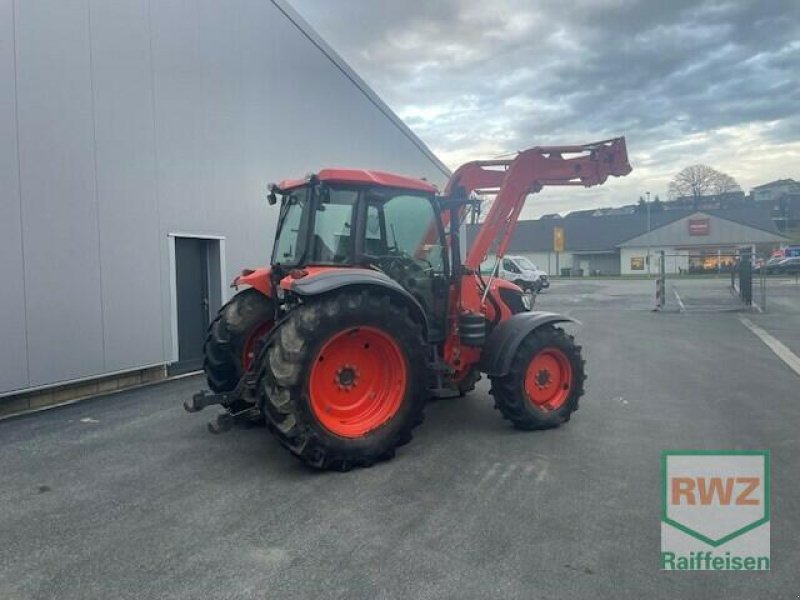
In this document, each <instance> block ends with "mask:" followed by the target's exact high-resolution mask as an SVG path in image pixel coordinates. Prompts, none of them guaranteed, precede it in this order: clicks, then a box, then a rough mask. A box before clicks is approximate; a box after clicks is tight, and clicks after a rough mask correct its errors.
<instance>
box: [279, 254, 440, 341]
mask: <svg viewBox="0 0 800 600" xmlns="http://www.w3.org/2000/svg"><path fill="white" fill-rule="evenodd" d="M304 271H305V272H307V275H305V276H303V277H300V278H294V277H292V276H289V277H286V278H284V279H282V280H281V287H282V288H284V289H288V290H291V291H292V292H294V293H295V294H298V295H300V296H318V295H319V294H325V293H327V292H331V291H333V290H338V289H341V288H344V287H351V286H363V287H367V286H369V287H371V286H377V287H380V288H382V289H384V290H386V291H387V292H390V293H391V294H393V295H395V296H396V297H398V298H400V299H402V300H403V301H405V302H407V303H408V306H409V309H410V310H411V312H412V313H413V315H414V316H415V317H416V318H417V320H418V321H419V322H420V323H421V324H422V329H423V333H424V335H425V337H426V339H427V336H428V317H427V315H426V314H425V311H424V310H423V308H422V305H421V304H420V303H419V301H418V300H417V299H416V298H414V296H412V295H411V294H410V293H409V292H408V290H406V289H405V288H404V287H403V286H401V285H400V284H399V283H397V282H396V281H395V280H394V279H392V278H391V277H389V276H388V275H386V274H385V273H381V272H380V271H374V270H372V269H360V268H349V267H348V268H337V267H322V268H314V267H309V268H307V269H304Z"/></svg>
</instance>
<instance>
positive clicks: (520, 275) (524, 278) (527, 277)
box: [485, 256, 550, 293]
mask: <svg viewBox="0 0 800 600" xmlns="http://www.w3.org/2000/svg"><path fill="white" fill-rule="evenodd" d="M493 265H494V259H492V260H491V261H487V263H486V264H485V270H486V271H489V272H490V271H491V269H492V266H493ZM496 276H497V277H499V278H500V279H505V280H506V281H511V282H513V283H516V284H517V285H518V286H519V287H521V288H522V289H523V290H527V291H532V292H536V293H539V292H540V291H542V290H543V289H547V288H549V287H550V278H549V277H548V276H547V273H545V272H544V271H542V270H541V269H540V268H539V267H537V266H536V265H535V264H533V263H532V262H531V261H530V260H528V259H527V258H526V257H524V256H504V257H503V260H501V261H500V264H499V265H498V268H497V274H496Z"/></svg>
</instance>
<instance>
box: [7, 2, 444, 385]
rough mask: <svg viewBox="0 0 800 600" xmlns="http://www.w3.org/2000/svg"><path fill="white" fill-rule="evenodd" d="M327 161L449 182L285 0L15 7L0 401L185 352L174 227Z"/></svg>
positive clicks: (243, 223)
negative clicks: (177, 314) (177, 335)
mask: <svg viewBox="0 0 800 600" xmlns="http://www.w3.org/2000/svg"><path fill="white" fill-rule="evenodd" d="M324 166H358V167H364V168H377V169H385V170H392V171H396V172H399V173H404V174H408V175H414V176H424V177H427V178H428V179H429V180H431V181H433V182H435V183H438V184H440V185H441V184H443V183H444V182H445V179H446V174H447V173H446V169H445V168H444V167H443V166H442V165H441V163H439V162H438V161H437V160H436V159H435V157H433V156H432V155H431V154H430V152H429V151H428V150H427V149H426V148H425V147H424V145H422V144H421V142H419V140H417V139H416V138H414V137H413V135H411V134H410V132H409V131H408V130H407V129H406V128H405V127H404V126H403V125H402V124H401V123H399V122H397V121H396V117H394V116H393V115H392V114H390V113H389V111H388V109H386V107H385V106H384V105H383V104H382V103H381V102H380V100H379V99H377V98H376V97H375V96H374V94H373V93H372V92H371V91H370V90H368V89H366V88H365V87H364V86H363V82H361V81H360V79H358V77H357V76H356V75H355V74H354V73H352V71H350V70H349V69H348V68H347V66H346V65H344V64H343V63H342V62H341V60H340V59H339V58H338V57H337V56H336V55H335V54H334V53H332V52H331V51H330V49H329V48H327V46H326V45H325V44H324V42H322V41H321V40H320V39H319V38H318V37H317V36H316V34H314V32H313V31H311V30H310V29H309V28H308V26H307V25H306V24H305V23H303V22H302V20H301V19H300V18H299V17H298V16H297V15H296V13H294V12H293V11H292V10H291V8H289V7H288V6H287V5H286V4H285V3H284V2H283V1H282V0H280V1H279V0H275V1H273V2H270V1H268V0H228V1H226V2H219V1H218V0H191V1H189V0H158V1H154V0H151V1H148V0H16V1H14V0H0V194H2V203H0V280H2V281H3V285H2V286H0V310H1V311H2V312H0V314H2V343H1V344H0V393H4V392H9V391H14V390H21V389H25V388H30V387H36V386H41V385H48V384H52V383H57V382H60V381H68V380H73V379H78V378H82V377H87V376H93V375H99V374H103V373H109V372H113V371H118V370H125V369H130V368H136V367H140V366H146V365H152V364H158V363H163V362H167V361H168V360H170V358H171V351H172V339H171V333H170V332H171V325H172V318H173V307H172V305H171V299H170V281H171V273H170V265H169V258H168V257H169V237H168V235H169V234H170V233H188V234H194V235H209V236H219V237H223V238H225V250H226V264H225V269H226V273H225V274H224V277H226V278H228V279H230V278H231V277H232V275H233V274H234V273H235V272H236V271H237V270H238V269H239V268H241V267H242V266H252V265H259V264H263V263H265V262H266V261H267V257H268V251H269V247H270V240H271V239H272V235H273V233H274V226H275V216H276V215H275V213H276V211H275V210H273V209H271V208H269V207H267V206H266V204H265V202H264V190H265V186H266V184H267V183H268V182H270V181H275V180H278V179H281V178H283V177H297V176H302V175H304V174H305V173H307V172H310V171H314V170H318V169H319V168H321V167H324Z"/></svg>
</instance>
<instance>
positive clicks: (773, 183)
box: [753, 179, 798, 190]
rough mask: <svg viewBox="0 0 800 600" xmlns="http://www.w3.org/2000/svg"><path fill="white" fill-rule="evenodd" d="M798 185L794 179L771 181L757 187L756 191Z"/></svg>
mask: <svg viewBox="0 0 800 600" xmlns="http://www.w3.org/2000/svg"><path fill="white" fill-rule="evenodd" d="M787 184H788V185H798V182H797V181H795V180H794V179H776V180H775V181H770V182H769V183H762V184H761V185H757V186H755V187H754V188H753V189H754V190H763V189H766V188H771V187H775V186H779V185H787Z"/></svg>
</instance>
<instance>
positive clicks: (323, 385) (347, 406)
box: [259, 291, 426, 471]
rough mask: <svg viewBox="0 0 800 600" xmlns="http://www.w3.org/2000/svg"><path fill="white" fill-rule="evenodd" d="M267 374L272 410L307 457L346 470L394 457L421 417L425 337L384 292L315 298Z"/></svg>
mask: <svg viewBox="0 0 800 600" xmlns="http://www.w3.org/2000/svg"><path fill="white" fill-rule="evenodd" d="M279 327H280V329H279V330H278V331H277V332H276V335H275V337H274V341H273V342H271V346H270V348H269V350H268V351H267V353H266V354H265V357H264V361H263V364H262V366H261V367H262V371H261V375H260V380H259V393H260V395H261V399H262V402H263V412H264V414H265V415H266V417H267V419H268V421H269V422H270V424H271V425H272V427H271V429H272V430H273V432H274V433H275V435H276V436H277V437H278V439H279V440H280V442H281V443H282V444H283V445H284V446H285V447H286V448H288V449H289V451H290V452H292V454H294V455H295V456H296V457H298V458H299V459H300V460H302V461H303V462H304V463H306V464H308V465H310V466H312V467H316V468H319V469H335V470H340V471H347V470H349V469H352V468H354V467H368V466H371V465H372V464H374V463H376V462H378V461H381V460H387V459H390V458H392V457H393V456H394V453H395V449H396V448H397V447H399V446H401V445H403V444H405V443H407V442H409V441H410V440H411V430H412V429H413V428H414V427H416V426H417V425H418V424H419V423H421V422H422V410H423V407H424V403H425V389H424V385H423V384H424V382H425V381H426V374H425V369H426V366H425V355H426V354H425V342H424V339H423V336H422V328H421V326H420V324H419V323H417V322H416V321H414V320H413V319H412V318H411V317H410V316H409V313H408V310H407V309H406V308H405V307H403V306H399V305H397V304H395V303H394V302H393V301H392V300H391V299H390V297H389V296H387V295H385V294H381V293H380V292H377V291H360V292H358V291H355V292H354V291H345V292H341V293H338V294H335V295H331V296H327V297H325V298H320V299H317V300H312V301H310V302H306V303H304V304H303V305H301V306H300V307H298V308H296V309H294V310H293V312H292V313H290V315H289V316H288V317H287V319H286V320H285V321H284V322H283V323H281V325H280V326H279Z"/></svg>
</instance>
